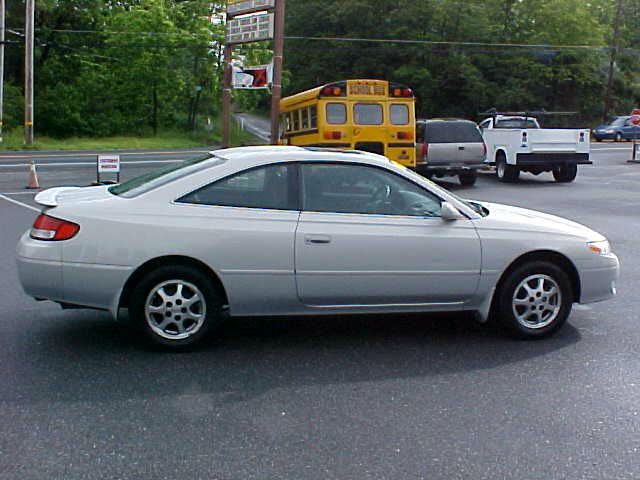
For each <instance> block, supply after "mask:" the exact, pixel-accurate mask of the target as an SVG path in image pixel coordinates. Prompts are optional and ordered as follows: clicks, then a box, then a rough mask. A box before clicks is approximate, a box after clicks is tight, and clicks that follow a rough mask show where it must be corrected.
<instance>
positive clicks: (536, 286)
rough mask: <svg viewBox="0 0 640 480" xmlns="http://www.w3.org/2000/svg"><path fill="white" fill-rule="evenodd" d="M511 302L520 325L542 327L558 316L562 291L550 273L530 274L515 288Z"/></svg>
mask: <svg viewBox="0 0 640 480" xmlns="http://www.w3.org/2000/svg"><path fill="white" fill-rule="evenodd" d="M511 304H512V309H513V314H514V316H515V318H516V320H517V321H518V323H519V324H520V325H522V326H523V327H525V328H530V329H540V328H544V327H546V326H548V325H550V324H551V323H552V322H553V321H554V320H555V319H556V318H557V317H558V314H559V313H560V308H561V307H562V292H561V290H560V286H559V285H558V283H557V282H556V281H555V280H554V279H553V278H552V277H550V276H549V275H543V274H535V275H530V276H528V277H526V278H525V279H524V280H522V281H521V282H520V283H519V284H518V286H517V287H516V288H515V290H514V293H513V299H512V302H511Z"/></svg>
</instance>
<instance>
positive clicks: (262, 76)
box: [233, 64, 273, 90]
mask: <svg viewBox="0 0 640 480" xmlns="http://www.w3.org/2000/svg"><path fill="white" fill-rule="evenodd" d="M272 83H273V64H269V65H258V66H255V67H239V66H234V67H233V88H235V89H237V90H263V89H267V88H270V87H271V85H272Z"/></svg>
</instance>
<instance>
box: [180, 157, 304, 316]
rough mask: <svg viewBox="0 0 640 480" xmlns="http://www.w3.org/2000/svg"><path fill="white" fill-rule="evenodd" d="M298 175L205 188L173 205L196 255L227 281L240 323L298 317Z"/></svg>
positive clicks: (270, 171) (265, 174) (248, 175)
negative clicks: (250, 318)
mask: <svg viewBox="0 0 640 480" xmlns="http://www.w3.org/2000/svg"><path fill="white" fill-rule="evenodd" d="M297 188H298V182H297V167H296V166H295V165H292V164H271V165H265V166H260V167H256V168H251V169H248V170H244V171H241V172H239V173H236V174H233V175H230V176H228V177H225V178H223V179H220V180H217V181H215V182H213V183H210V184H208V185H205V186H203V187H201V188H198V189H196V190H194V191H192V192H191V193H189V194H186V195H184V196H182V197H181V198H179V199H177V200H176V201H175V202H174V205H173V206H172V208H174V209H176V211H175V213H174V215H176V216H178V217H179V218H181V219H182V220H181V222H182V223H183V224H184V227H183V239H182V240H181V241H182V242H183V243H185V244H187V245H188V246H189V254H190V255H191V256H193V257H194V258H197V259H199V260H202V261H204V262H205V263H206V264H207V265H209V266H211V268H213V269H214V270H215V271H216V272H217V273H218V274H219V275H220V277H221V280H222V282H223V284H224V286H225V289H226V291H227V294H228V296H229V304H230V306H231V308H232V310H233V314H234V315H252V314H256V313H259V314H265V313H276V314H277V313H281V312H282V311H290V310H292V309H296V308H297V306H298V305H299V300H298V298H297V295H296V289H295V275H294V257H293V249H294V240H295V230H296V227H297V224H298V217H299V215H300V212H299V209H298V192H297Z"/></svg>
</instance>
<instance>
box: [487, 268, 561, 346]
mask: <svg viewBox="0 0 640 480" xmlns="http://www.w3.org/2000/svg"><path fill="white" fill-rule="evenodd" d="M496 295H497V296H496V302H495V304H494V305H495V307H494V308H495V311H494V313H495V315H496V317H497V320H498V321H499V322H500V324H501V325H502V326H503V327H504V328H505V329H506V330H507V331H508V332H509V333H511V334H512V335H514V336H516V337H518V338H524V339H527V338H541V337H546V336H549V335H551V334H553V333H554V332H556V331H557V330H558V329H559V328H560V327H562V325H564V323H565V322H566V321H567V317H568V316H569V314H570V313H571V307H572V305H573V291H572V288H571V283H570V281H569V277H568V275H567V274H566V273H565V272H564V271H563V270H561V269H560V268H558V267H557V266H556V265H554V264H552V263H549V262H545V261H534V262H530V263H526V264H524V265H521V266H520V267H518V268H516V269H515V270H514V271H513V272H511V273H510V274H509V275H508V277H507V278H506V279H505V280H504V282H502V285H501V287H500V289H499V291H498V292H497V293H496Z"/></svg>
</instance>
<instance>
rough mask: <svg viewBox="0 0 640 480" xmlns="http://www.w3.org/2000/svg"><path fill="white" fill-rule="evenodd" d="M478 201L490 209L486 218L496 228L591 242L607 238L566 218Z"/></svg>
mask: <svg viewBox="0 0 640 480" xmlns="http://www.w3.org/2000/svg"><path fill="white" fill-rule="evenodd" d="M478 203H480V204H481V205H483V206H484V207H486V208H487V209H488V210H489V212H490V213H489V215H488V216H487V217H485V219H487V220H489V221H490V223H491V224H492V226H495V228H504V229H510V230H519V231H525V232H538V233H541V232H544V233H550V234H557V235H563V236H568V237H577V238H581V239H584V240H585V241H591V242H593V241H600V240H605V237H604V236H602V235H601V234H600V233H598V232H596V231H594V230H592V229H590V228H589V227H586V226H584V225H582V224H580V223H577V222H573V221H571V220H567V219H566V218H561V217H556V216H555V215H549V214H547V213H542V212H538V211H535V210H528V209H526V208H520V207H513V206H510V205H502V204H499V203H488V202H478ZM487 223H489V222H487Z"/></svg>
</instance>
